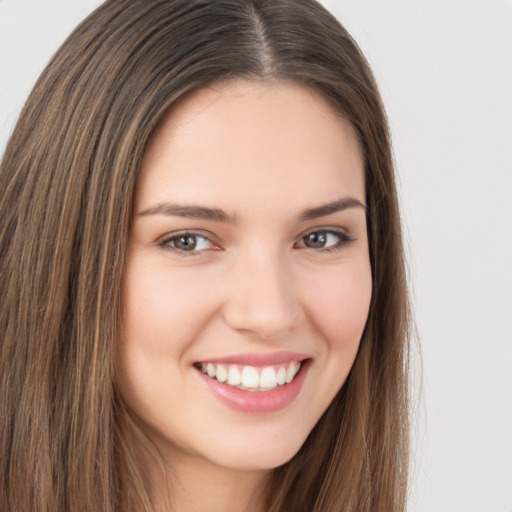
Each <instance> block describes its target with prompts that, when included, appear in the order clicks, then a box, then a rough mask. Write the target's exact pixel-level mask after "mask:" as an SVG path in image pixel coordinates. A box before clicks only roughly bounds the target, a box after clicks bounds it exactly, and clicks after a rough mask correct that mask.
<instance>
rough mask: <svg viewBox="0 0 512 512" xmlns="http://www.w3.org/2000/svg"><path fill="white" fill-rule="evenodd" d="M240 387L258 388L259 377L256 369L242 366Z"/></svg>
mask: <svg viewBox="0 0 512 512" xmlns="http://www.w3.org/2000/svg"><path fill="white" fill-rule="evenodd" d="M242 386H243V387H244V388H258V387H259V386H260V376H259V375H258V370H256V368H253V367H252V366H244V369H243V370H242Z"/></svg>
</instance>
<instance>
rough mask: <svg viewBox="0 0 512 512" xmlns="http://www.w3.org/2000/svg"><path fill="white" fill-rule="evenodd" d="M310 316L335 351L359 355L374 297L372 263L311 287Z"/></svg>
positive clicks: (324, 278) (335, 274)
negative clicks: (351, 352)
mask: <svg viewBox="0 0 512 512" xmlns="http://www.w3.org/2000/svg"><path fill="white" fill-rule="evenodd" d="M307 289H308V295H309V304H310V308H309V309H310V314H311V316H312V317H313V321H314V322H315V324H316V325H317V327H318V329H319V330H320V331H321V332H322V334H323V336H324V338H325V339H326V340H327V341H328V343H329V345H330V347H329V348H330V349H331V350H333V351H338V350H341V351H345V350H347V351H353V352H354V356H355V352H357V348H358V346H359V342H360V340H361V336H362V333H363V330H364V327H365V324H366V320H367V318H368V311H369V307H370V300H371V295H372V279H371V270H370V267H369V264H368V265H367V266H366V265H354V266H350V265H347V266H344V267H343V268H341V269H339V270H337V271H336V272H333V273H331V274H326V275H323V276H320V277H318V276H317V279H316V284H315V285H314V286H313V285H312V284H310V285H309V286H308V287H307Z"/></svg>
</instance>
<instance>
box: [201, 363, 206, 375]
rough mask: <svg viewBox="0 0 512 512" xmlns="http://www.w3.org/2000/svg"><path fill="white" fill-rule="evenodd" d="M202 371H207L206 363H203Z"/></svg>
mask: <svg viewBox="0 0 512 512" xmlns="http://www.w3.org/2000/svg"><path fill="white" fill-rule="evenodd" d="M201 371H202V372H203V373H206V363H201Z"/></svg>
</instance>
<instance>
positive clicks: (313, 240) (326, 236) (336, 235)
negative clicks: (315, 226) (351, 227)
mask: <svg viewBox="0 0 512 512" xmlns="http://www.w3.org/2000/svg"><path fill="white" fill-rule="evenodd" d="M353 241H354V239H353V238H352V237H351V236H349V235H347V233H344V232H343V231H336V230H317V231H310V232H309V233H307V234H306V235H304V236H302V237H301V239H300V240H299V242H297V244H296V245H297V247H306V248H309V249H316V250H319V251H326V252H327V251H334V250H337V249H341V248H342V247H344V246H346V245H348V244H349V243H350V242H353Z"/></svg>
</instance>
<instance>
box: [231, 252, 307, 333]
mask: <svg viewBox="0 0 512 512" xmlns="http://www.w3.org/2000/svg"><path fill="white" fill-rule="evenodd" d="M234 267H235V268H233V269H232V270H233V272H232V274H231V276H230V286H229V290H230V292H229V297H228V299H227V300H226V302H225V304H224V308H223V316H224V320H225V322H226V323H227V324H228V325H229V326H230V327H231V328H232V329H234V330H236V331H238V332H241V333H244V334H248V335H250V336H253V337H254V338H258V339H261V340H277V339H280V338H283V337H284V336H286V335H287V334H289V333H290V332H292V331H293V330H294V329H295V328H296V327H297V325H298V324H299V323H300V321H301V319H302V317H303V311H302V307H301V304H300V301H299V299H298V296H297V292H296V287H297V283H296V282H295V280H294V279H293V275H292V273H291V271H290V268H289V265H286V261H283V258H280V257H279V256H278V255H276V254H274V255H272V254H261V253H260V254H258V255H254V254H253V255H251V257H248V258H241V259H240V261H238V262H237V263H236V265H234Z"/></svg>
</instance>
